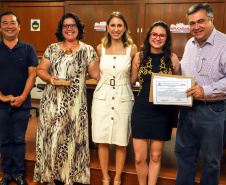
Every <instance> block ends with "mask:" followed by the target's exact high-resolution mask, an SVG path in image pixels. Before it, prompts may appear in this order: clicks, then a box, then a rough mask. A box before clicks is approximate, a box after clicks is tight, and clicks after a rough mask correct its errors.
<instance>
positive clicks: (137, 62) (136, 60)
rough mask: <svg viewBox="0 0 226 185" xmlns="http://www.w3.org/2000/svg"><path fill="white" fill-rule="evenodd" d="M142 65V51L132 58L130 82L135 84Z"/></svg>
mask: <svg viewBox="0 0 226 185" xmlns="http://www.w3.org/2000/svg"><path fill="white" fill-rule="evenodd" d="M139 66H140V53H136V55H135V56H134V57H133V60H132V68H131V74H130V83H131V85H134V84H135V82H136V81H137V79H138V70H139Z"/></svg>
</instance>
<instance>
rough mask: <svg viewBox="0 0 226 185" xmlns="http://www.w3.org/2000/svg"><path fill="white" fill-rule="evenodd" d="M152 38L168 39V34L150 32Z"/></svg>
mask: <svg viewBox="0 0 226 185" xmlns="http://www.w3.org/2000/svg"><path fill="white" fill-rule="evenodd" d="M150 35H151V38H152V39H157V38H158V37H159V39H161V40H164V39H166V37H167V35H166V34H157V33H150Z"/></svg>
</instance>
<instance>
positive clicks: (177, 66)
mask: <svg viewBox="0 0 226 185" xmlns="http://www.w3.org/2000/svg"><path fill="white" fill-rule="evenodd" d="M171 61H172V64H173V74H174V75H181V71H180V62H179V59H178V57H177V55H176V54H175V53H172V56H171Z"/></svg>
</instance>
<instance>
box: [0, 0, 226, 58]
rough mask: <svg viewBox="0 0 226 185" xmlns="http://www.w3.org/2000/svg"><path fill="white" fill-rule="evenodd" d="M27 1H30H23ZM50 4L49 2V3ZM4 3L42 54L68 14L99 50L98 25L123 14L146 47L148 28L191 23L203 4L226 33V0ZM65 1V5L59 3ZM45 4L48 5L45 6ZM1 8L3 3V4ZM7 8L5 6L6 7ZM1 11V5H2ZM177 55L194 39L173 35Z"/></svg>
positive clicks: (12, 0) (22, 33) (134, 35)
mask: <svg viewBox="0 0 226 185" xmlns="http://www.w3.org/2000/svg"><path fill="white" fill-rule="evenodd" d="M20 1H27V2H23V3H22V2H20ZM47 1H48V2H47ZM49 1H53V0H34V1H31V0H2V2H3V4H4V11H7V10H9V11H13V12H15V13H16V14H18V16H19V18H20V20H21V31H20V34H19V37H20V38H21V40H23V41H25V42H28V43H31V44H33V45H34V46H35V48H36V50H37V53H38V55H42V54H43V52H44V51H45V49H46V47H47V46H48V45H49V44H50V43H53V42H57V40H56V37H55V35H54V33H55V31H56V27H57V23H58V21H59V20H60V18H61V16H62V15H63V14H64V13H68V12H74V13H76V14H78V16H79V17H80V19H81V21H82V22H83V23H84V24H85V38H84V39H82V41H83V42H85V43H87V44H90V45H92V46H93V47H94V48H95V49H96V46H97V45H98V44H100V43H101V39H102V38H103V36H104V34H105V31H96V30H94V24H95V22H98V23H99V22H101V21H107V18H108V16H109V14H110V13H111V12H113V11H120V12H122V13H123V14H124V16H125V17H126V19H127V22H128V27H129V29H130V31H131V34H130V35H131V37H132V39H133V41H134V43H135V44H136V45H137V46H138V48H139V47H140V45H142V44H143V39H144V37H145V34H146V31H147V29H148V28H149V27H150V25H152V24H153V23H154V22H155V21H158V20H162V21H165V22H166V23H167V24H168V25H169V26H170V25H171V24H177V23H184V24H185V25H186V24H187V20H186V12H187V10H188V8H189V7H190V6H192V5H193V4H196V3H200V2H208V3H209V4H210V5H211V7H212V8H213V11H214V20H215V21H214V22H215V27H216V29H218V30H219V31H221V32H223V33H226V0H217V1H216V0H208V1H206V0H107V1H104V0H74V1H66V0H55V2H49ZM59 1H62V2H59ZM31 2H33V3H31ZM44 2H45V3H44ZM0 5H1V4H0ZM2 7H3V6H2ZM0 8H1V6H0ZM31 18H37V19H39V18H40V19H41V31H40V32H31V31H30V19H31ZM172 36H173V52H175V53H176V54H177V55H178V57H182V55H183V52H184V46H185V44H186V42H187V41H188V39H189V38H190V37H191V35H190V33H187V34H185V33H172Z"/></svg>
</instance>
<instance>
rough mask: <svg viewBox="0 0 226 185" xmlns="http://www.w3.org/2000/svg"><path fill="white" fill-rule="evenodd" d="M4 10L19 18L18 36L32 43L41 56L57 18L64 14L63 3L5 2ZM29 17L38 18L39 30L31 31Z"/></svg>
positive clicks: (50, 40)
mask: <svg viewBox="0 0 226 185" xmlns="http://www.w3.org/2000/svg"><path fill="white" fill-rule="evenodd" d="M4 11H12V12H14V13H15V14H16V15H17V16H18V17H19V19H20V22H21V29H20V33H19V38H20V39H21V40H22V41H23V42H26V43H29V44H32V45H33V46H34V47H35V49H36V52H37V55H39V56H41V55H42V54H43V52H44V51H45V50H46V48H47V46H48V45H49V44H51V43H54V42H57V39H56V37H55V32H56V28H57V25H58V22H59V20H60V19H61V17H62V16H63V14H64V3H5V4H4ZM31 19H40V31H31Z"/></svg>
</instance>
